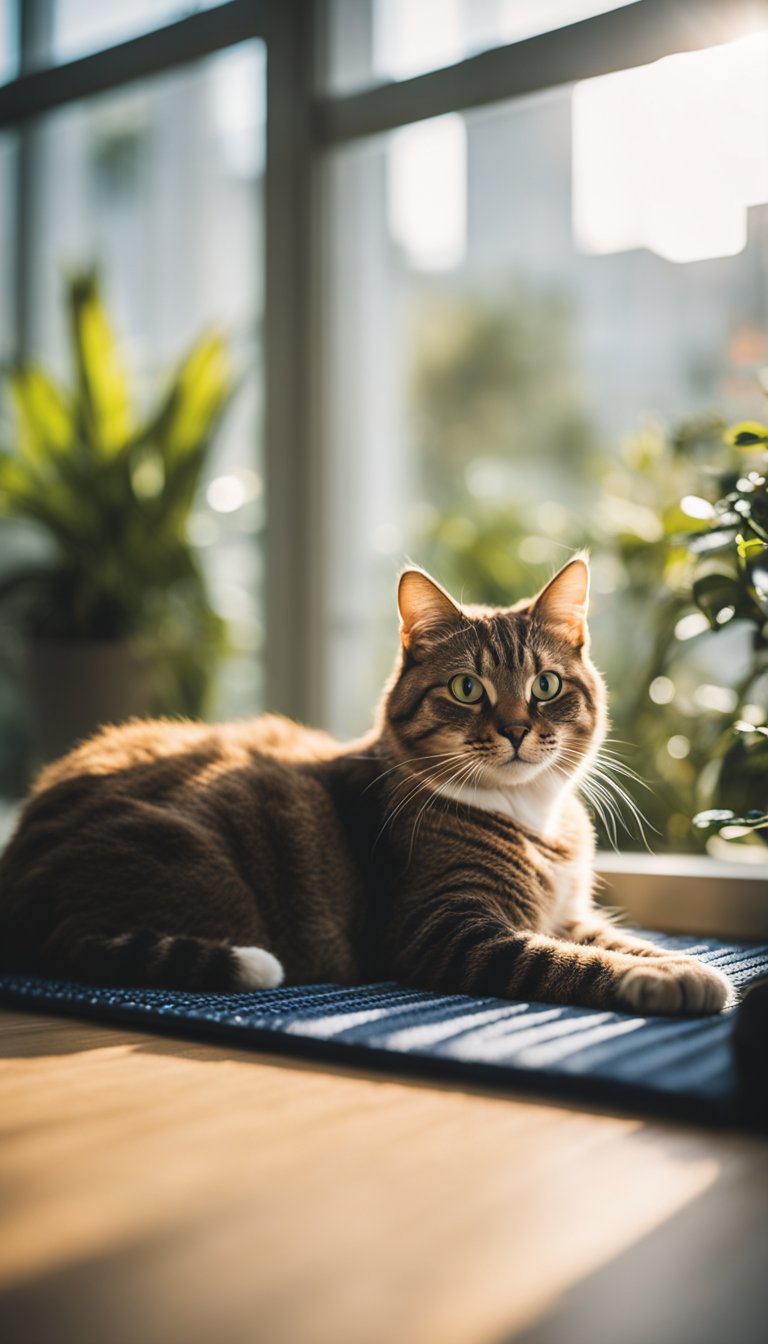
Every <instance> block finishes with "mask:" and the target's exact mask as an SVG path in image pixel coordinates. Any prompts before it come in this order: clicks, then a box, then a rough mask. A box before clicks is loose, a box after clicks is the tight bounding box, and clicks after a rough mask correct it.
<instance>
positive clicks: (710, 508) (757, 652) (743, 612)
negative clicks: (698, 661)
mask: <svg viewBox="0 0 768 1344" xmlns="http://www.w3.org/2000/svg"><path fill="white" fill-rule="evenodd" d="M725 440H726V442H727V443H728V444H729V445H730V446H731V447H732V448H734V449H736V450H740V454H741V458H742V460H741V461H740V462H738V463H736V464H734V465H733V466H730V465H729V467H728V468H727V469H726V470H725V471H720V472H718V474H717V477H716V481H717V486H718V491H719V493H720V498H718V499H717V500H716V501H715V503H714V504H712V503H709V502H708V501H702V505H703V506H702V508H701V509H700V510H699V512H700V513H701V514H702V516H704V517H705V518H706V527H705V528H704V529H703V530H702V531H700V532H699V533H698V534H697V535H696V536H695V537H694V538H693V539H692V540H691V541H690V543H689V545H690V549H691V551H692V552H693V554H694V556H695V559H696V569H695V574H694V579H693V590H692V591H693V597H694V600H695V601H696V603H697V605H698V606H699V608H700V609H701V611H702V612H703V614H704V616H706V618H707V621H708V622H709V625H710V628H711V629H712V630H713V631H715V632H717V631H722V630H724V629H725V628H727V627H728V626H729V625H731V623H732V622H741V623H743V624H744V625H745V626H746V628H747V629H748V630H749V634H750V658H749V661H748V665H747V668H746V670H745V674H744V676H743V678H742V681H741V684H740V685H739V688H738V700H739V703H738V705H737V706H736V720H735V722H734V723H733V724H732V727H731V732H730V733H729V734H728V735H727V736H726V737H725V739H724V743H723V746H722V749H721V752H720V753H719V756H718V758H717V766H718V773H717V786H716V794H715V798H716V801H717V803H718V807H716V808H714V809H709V810H707V811H704V812H700V813H699V814H698V815H697V816H696V818H695V824H696V825H697V826H699V827H701V828H702V829H709V828H710V827H712V828H714V829H716V830H717V831H719V833H720V835H721V837H723V838H724V839H726V840H728V839H738V838H742V837H746V838H748V839H749V840H758V839H762V840H763V841H765V842H766V843H768V728H765V727H763V726H762V724H761V720H763V719H764V718H765V717H766V715H765V713H764V712H763V707H764V706H765V705H766V702H768V481H767V480H766V476H767V475H768V425H763V424H756V423H754V422H750V423H742V424H738V425H734V426H733V427H732V428H730V429H729V430H728V431H727V432H726V434H725ZM734 808H736V809H737V811H734V810H733V809H734Z"/></svg>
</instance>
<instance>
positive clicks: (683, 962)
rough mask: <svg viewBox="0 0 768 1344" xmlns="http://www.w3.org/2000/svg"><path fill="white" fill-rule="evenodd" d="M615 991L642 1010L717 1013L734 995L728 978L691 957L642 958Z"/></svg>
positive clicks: (646, 1011)
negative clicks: (646, 959) (653, 959)
mask: <svg viewBox="0 0 768 1344" xmlns="http://www.w3.org/2000/svg"><path fill="white" fill-rule="evenodd" d="M618 994H619V998H620V999H621V1001H622V1003H623V1004H626V1005H627V1006H628V1007H630V1008H635V1009H637V1011H638V1012H641V1013H719V1012H720V1010H721V1009H722V1008H725V1007H726V1005H727V1004H729V1003H731V1002H733V1000H734V998H735V991H734V989H733V986H732V984H731V982H730V980H728V979H727V978H726V977H725V976H724V975H722V974H721V972H720V971H716V970H715V969H714V968H713V967H712V966H707V965H706V964H705V963H704V962H701V961H694V959H693V958H692V957H680V958H678V959H677V960H673V959H672V958H670V959H669V960H668V961H666V960H665V961H662V960H659V961H653V962H651V961H643V962H641V963H639V964H638V965H637V966H633V967H632V969H631V970H629V971H626V972H625V974H624V975H623V976H622V978H621V980H620V981H619V984H618Z"/></svg>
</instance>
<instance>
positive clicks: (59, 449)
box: [8, 365, 72, 467]
mask: <svg viewBox="0 0 768 1344" xmlns="http://www.w3.org/2000/svg"><path fill="white" fill-rule="evenodd" d="M8 388H9V391H10V395H11V403H12V405H13V408H14V411H15V413H16V426H17V444H18V450H19V452H20V453H21V455H22V456H23V457H26V458H28V459H29V460H30V462H33V463H34V464H35V466H42V467H45V466H46V465H47V463H48V461H49V459H50V456H51V454H52V453H53V454H55V455H59V454H61V453H65V452H66V451H67V449H68V448H69V447H70V444H71V442H72V416H71V413H70V411H69V408H68V406H67V403H66V401H65V398H64V395H63V393H62V392H61V391H60V390H59V389H58V387H57V386H56V384H55V383H54V381H53V379H52V378H49V377H48V375H47V374H46V373H44V372H43V370H42V369H39V368H37V367H36V366H35V365H27V366H26V367H24V368H19V369H15V370H14V371H13V372H12V373H11V374H10V375H9V377H8Z"/></svg>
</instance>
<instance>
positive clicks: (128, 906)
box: [0, 557, 730, 1012]
mask: <svg viewBox="0 0 768 1344" xmlns="http://www.w3.org/2000/svg"><path fill="white" fill-rule="evenodd" d="M587 587H588V570H587V565H586V561H585V559H584V558H583V557H576V558H575V559H574V560H573V561H571V562H569V563H568V564H567V565H566V566H565V567H564V569H563V570H561V571H560V573H559V574H558V575H556V576H555V578H554V579H553V580H552V582H551V583H550V584H549V585H548V586H547V587H546V588H545V589H544V590H543V591H542V593H540V594H539V595H538V596H537V597H536V598H535V599H533V600H531V601H528V602H525V603H520V604H518V606H517V607H512V608H508V609H495V608H493V609H492V608H475V607H460V606H459V605H458V604H456V603H455V602H454V601H453V600H452V599H451V598H450V597H449V596H448V595H447V594H446V593H445V592H444V591H443V590H442V589H440V588H439V586H438V585H436V584H435V583H434V581H433V580H431V579H430V578H429V577H428V576H427V575H425V574H423V573H422V572H421V571H418V570H407V571H406V572H405V574H404V575H403V576H402V578H401V581H400V590H399V603H400V613H401V621H402V647H401V652H400V656H399V658H398V662H397V665H396V668H395V671H394V673H393V676H392V679H391V682H390V684H389V686H388V688H387V690H386V692H385V696H384V699H383V701H382V706H381V709H380V711H379V716H378V721H377V724H376V727H375V728H374V730H373V732H372V733H371V734H370V735H369V736H368V737H367V738H365V739H363V740H362V741H361V742H358V743H356V744H353V745H352V746H346V747H345V746H342V745H340V744H338V743H337V742H335V741H334V740H333V739H332V738H330V737H328V736H326V735H325V734H323V733H317V732H313V731H311V730H310V729H307V728H303V727H300V726H299V725H297V724H293V723H291V722H289V721H288V720H284V719H279V718H275V717H272V716H265V717H263V718H261V719H256V720H253V721H250V722H246V723H237V724H225V725H221V726H218V727H210V726H207V725H204V724H197V723H183V722H160V721H157V722H154V721H148V722H145V721H136V722H132V723H129V724H127V725H125V726H123V727H119V728H107V729H104V730H103V731H102V732H100V733H99V734H98V735H97V736H96V737H94V738H92V739H91V740H90V741H88V742H86V743H84V744H83V745H81V746H79V747H77V748H76V749H75V750H74V751H72V752H71V753H70V754H69V755H67V756H65V757H64V758H63V759H62V760H60V761H57V762H55V763H54V764H53V765H50V766H48V767H47V768H46V769H45V770H44V771H43V772H42V774H41V775H40V777H39V779H38V780H37V782H36V784H35V786H34V788H33V790H32V792H31V796H30V798H29V800H28V801H27V804H26V806H25V809H24V812H23V814H22V817H21V820H20V823H19V826H18V828H17V831H16V833H15V835H14V837H13V839H12V841H11V843H10V845H9V847H8V849H7V851H6V853H5V855H4V856H3V858H2V861H1V862H0V964H2V965H3V966H4V967H12V968H16V969H25V970H29V971H33V972H41V973H45V974H50V975H61V976H72V977H75V978H79V979H82V980H86V981H92V982H99V981H101V982H105V983H111V984H131V985H161V986H168V987H171V988H174V987H181V988H190V989H194V990H202V989H234V988H259V987H265V986H269V985H274V984H277V983H279V982H280V979H281V978H282V977H283V976H284V977H285V979H286V980H287V981H288V982H292V983H302V982H304V983H306V982H311V981H322V980H331V981H337V982H341V983H345V984H351V983H355V982H364V981H366V980H371V979H375V978H381V977H393V978H396V979H399V980H401V981H403V982H405V983H407V984H411V985H417V986H421V987H423V988H426V989H434V990H440V991H443V992H448V993H452V992H461V993H469V994H494V995H500V996H503V997H513V998H519V999H543V1000H546V1001H549V1002H553V1003H572V1004H583V1005H587V1006H596V1007H606V1008H617V1007H628V1008H635V1009H640V1010H645V1011H655V1012H678V1011H687V1010H694V1011H717V1010H718V1009H719V1008H721V1007H722V1006H723V1004H724V1003H725V1002H726V1000H727V999H728V997H729V994H730V987H729V985H728V983H727V981H725V979H724V978H723V977H722V976H720V975H719V974H718V973H717V972H715V971H713V970H711V969H709V968H707V967H704V966H702V965H701V964H700V963H698V962H696V961H695V960H693V959H690V958H683V957H679V956H671V955H668V954H663V953H661V952H659V951H658V950H657V949H656V948H654V947H653V946H651V945H650V944H646V943H643V942H641V941H639V940H637V939H631V938H629V937H628V936H627V935H625V934H623V933H622V932H621V931H620V930H618V929H616V928H614V927H613V926H612V925H610V924H609V923H607V922H606V921H605V920H604V919H603V918H602V917H601V916H600V914H599V913H598V912H597V909H596V908H595V906H594V905H593V901H592V886H593V878H592V857H593V848H594V839H593V833H592V827H591V824H590V821H589V818H588V815H587V813H586V811H585V809H584V806H583V804H582V803H581V802H580V801H579V799H578V795H577V789H578V784H579V781H580V779H581V778H582V777H583V775H584V774H585V773H586V771H587V770H588V769H589V765H590V762H591V759H592V756H593V754H594V752H595V750H596V748H597V746H598V745H599V743H600V741H601V739H602V737H603V735H604V733H605V725H606V710H605V692H604V688H603V684H602V681H601V678H600V676H599V674H598V673H597V671H596V670H595V668H594V666H593V665H592V663H591V661H590V658H589V653H588V637H587V627H586V609H587ZM547 673H548V674H550V679H549V681H548V682H546V683H544V684H545V685H546V686H548V687H549V688H551V686H552V685H553V684H557V683H556V682H555V683H553V682H552V680H551V676H552V674H557V679H559V680H560V681H561V683H562V685H561V689H560V691H559V694H557V695H555V696H554V697H553V698H551V699H548V700H539V699H537V698H536V696H535V695H534V693H533V683H534V679H535V678H539V677H540V676H541V675H542V674H547ZM457 677H459V678H462V681H461V688H462V693H463V691H464V690H465V689H466V687H468V686H470V683H471V689H472V694H473V695H476V694H480V692H482V694H481V698H480V699H479V700H478V701H477V702H475V703H462V702H460V701H459V700H457V699H456V698H455V694H454V692H452V690H451V689H450V688H451V686H452V684H453V685H454V686H455V684H456V683H455V678H457ZM537 684H538V683H537Z"/></svg>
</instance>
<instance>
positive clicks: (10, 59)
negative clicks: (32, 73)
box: [0, 0, 18, 84]
mask: <svg viewBox="0 0 768 1344" xmlns="http://www.w3.org/2000/svg"><path fill="white" fill-rule="evenodd" d="M17 70H18V47H17V37H16V5H15V3H14V0H0V84H5V83H6V82H7V81H8V80H9V79H13V78H14V76H15V75H16V72H17Z"/></svg>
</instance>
